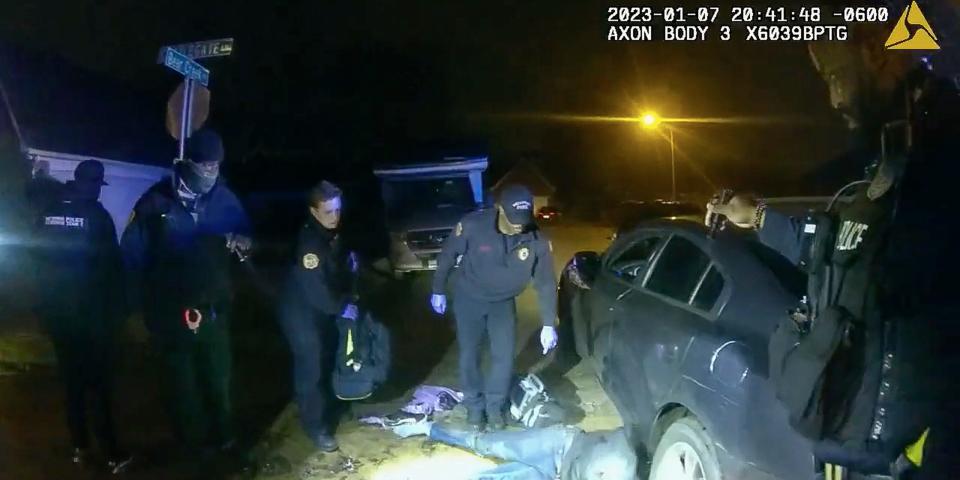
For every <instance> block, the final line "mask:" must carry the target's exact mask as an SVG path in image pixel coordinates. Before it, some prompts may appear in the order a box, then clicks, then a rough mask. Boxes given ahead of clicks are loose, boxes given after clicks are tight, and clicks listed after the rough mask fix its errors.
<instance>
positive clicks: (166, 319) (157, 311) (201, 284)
mask: <svg viewBox="0 0 960 480" xmlns="http://www.w3.org/2000/svg"><path fill="white" fill-rule="evenodd" d="M198 205H199V207H198V212H199V213H198V214H197V217H196V219H194V217H193V215H192V214H191V213H190V212H189V211H188V210H187V209H186V208H185V207H184V206H183V204H182V203H181V202H180V200H179V199H178V198H177V195H176V192H175V191H174V189H173V184H172V182H171V180H170V179H169V178H166V179H163V180H161V181H160V182H158V183H157V184H156V185H154V186H153V187H151V188H150V189H149V190H147V192H146V193H144V194H143V196H141V197H140V200H139V201H138V202H137V204H136V206H135V207H134V211H133V216H132V217H131V219H130V222H129V224H128V225H127V228H126V230H125V231H124V232H123V238H122V241H121V246H122V248H123V254H124V258H125V261H126V264H127V267H128V270H129V273H130V274H131V283H133V288H135V289H136V290H135V292H136V293H137V295H136V297H135V300H136V303H135V305H134V307H135V308H137V307H142V308H143V309H144V312H145V318H146V320H147V327H148V329H150V330H151V331H152V332H154V333H171V332H175V331H179V332H181V333H182V331H184V330H185V328H186V327H185V326H184V325H183V323H182V322H181V316H182V312H183V310H184V309H187V308H199V309H203V308H209V307H213V306H225V305H227V304H228V303H229V302H230V299H231V297H232V285H231V281H230V262H231V258H230V257H231V255H232V254H231V253H230V251H229V250H228V249H227V247H226V244H227V238H226V236H227V234H231V233H233V234H243V235H248V234H249V232H250V223H249V220H248V218H247V215H246V213H245V212H244V210H243V207H242V205H241V204H240V201H239V200H238V199H237V197H236V196H235V195H234V194H233V192H231V191H230V189H229V188H227V186H226V185H224V184H223V183H222V182H221V183H218V184H217V185H216V186H214V188H213V189H212V190H211V191H210V192H209V193H207V194H206V195H204V196H203V197H201V198H200V200H199V204H198Z"/></svg>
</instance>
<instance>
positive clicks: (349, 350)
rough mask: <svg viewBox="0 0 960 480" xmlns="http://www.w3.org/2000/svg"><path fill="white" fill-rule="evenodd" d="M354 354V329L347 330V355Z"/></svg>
mask: <svg viewBox="0 0 960 480" xmlns="http://www.w3.org/2000/svg"><path fill="white" fill-rule="evenodd" d="M351 353H353V329H352V328H351V329H349V330H347V355H350V354H351Z"/></svg>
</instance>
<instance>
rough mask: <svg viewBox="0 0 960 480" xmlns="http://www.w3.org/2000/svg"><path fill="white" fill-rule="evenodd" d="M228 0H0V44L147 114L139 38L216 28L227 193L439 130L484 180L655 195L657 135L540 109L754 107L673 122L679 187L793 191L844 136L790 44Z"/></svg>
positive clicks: (528, 4)
mask: <svg viewBox="0 0 960 480" xmlns="http://www.w3.org/2000/svg"><path fill="white" fill-rule="evenodd" d="M239 3H240V2H235V1H205V2H202V1H189V2H188V1H183V0H174V1H164V2H159V1H149V2H140V1H137V2H134V1H126V0H125V1H120V0H108V1H104V0H98V1H93V0H31V1H29V2H13V1H6V2H4V4H5V5H4V6H3V16H2V19H0V41H7V42H12V43H14V44H16V45H19V46H28V47H30V48H34V49H38V50H43V51H53V52H57V53H60V54H62V55H63V56H64V57H66V58H67V59H68V60H70V61H72V62H75V63H79V64H83V65H85V66H87V67H89V68H91V69H94V70H97V71H100V72H104V73H107V74H109V75H111V76H114V77H116V78H118V79H120V80H123V81H125V82H127V83H129V84H131V85H132V86H133V87H134V88H137V89H140V90H141V91H142V92H143V95H144V103H145V105H148V106H150V107H155V108H156V110H157V115H158V117H159V118H162V115H163V105H164V102H165V99H166V96H167V95H168V94H169V92H171V91H172V89H173V88H174V87H175V85H176V82H177V81H178V79H177V76H176V75H175V74H174V73H172V72H170V71H167V70H165V69H164V68H163V67H162V66H160V65H157V64H156V63H155V59H156V55H157V51H158V48H159V47H160V46H162V45H167V44H174V43H181V42H187V41H194V40H202V39H209V38H219V37H230V36H232V37H234V38H235V39H236V45H235V52H234V55H233V56H232V57H229V58H226V59H213V60H211V61H208V62H206V63H207V65H208V67H210V69H211V72H212V77H213V80H212V82H211V90H212V92H213V114H212V119H211V124H212V125H214V126H215V127H216V128H217V129H218V130H220V131H221V132H222V133H223V135H224V136H225V138H226V139H227V142H228V157H229V161H230V162H231V164H230V167H229V168H228V172H230V175H231V180H232V181H233V182H234V183H236V184H239V185H241V186H242V187H243V188H247V189H257V188H280V187H283V186H301V184H302V183H303V182H305V181H308V180H309V181H310V182H312V181H314V180H316V179H317V178H319V177H320V176H329V177H344V176H347V175H350V174H357V173H366V172H369V169H370V166H371V165H372V164H375V163H389V162H394V161H397V160H398V159H400V158H401V157H403V155H404V154H403V153H401V152H409V151H411V150H412V149H413V148H414V147H418V146H422V145H434V144H442V145H470V146H481V147H483V148H485V149H486V150H487V151H488V152H489V153H490V155H491V161H492V167H491V169H492V171H491V173H492V175H494V176H495V175H496V174H498V173H501V172H503V171H504V169H505V168H507V167H509V166H510V165H512V164H514V163H515V162H516V161H518V160H519V159H522V158H528V159H531V160H532V161H535V162H537V163H538V164H540V165H541V166H542V168H543V170H544V171H545V172H546V173H547V175H548V176H549V177H550V178H551V179H553V180H554V181H555V183H557V184H558V186H560V187H561V190H562V191H564V192H566V193H567V194H570V193H571V192H577V193H585V194H588V195H599V194H601V193H608V194H610V195H613V196H626V197H636V198H639V197H650V196H656V195H662V194H666V193H667V192H669V145H668V143H667V142H666V141H665V140H664V139H662V138H658V137H657V136H656V135H651V134H649V133H647V132H644V131H642V130H641V129H640V128H639V127H638V126H637V125H635V124H625V123H602V122H601V123H591V122H571V121H559V120H556V119H552V117H547V116H544V115H546V114H574V115H598V116H629V115H636V114H638V113H639V112H640V111H641V110H642V109H643V108H644V107H649V108H654V109H656V110H657V111H658V112H660V113H661V115H664V116H667V117H750V118H760V119H768V120H766V121H759V122H754V123H750V124H739V125H708V124H683V125H677V126H676V141H677V146H678V148H679V150H678V153H679V155H678V161H679V164H680V166H679V169H680V173H679V184H680V186H679V188H680V190H681V191H697V192H708V191H711V190H712V188H714V187H715V186H719V185H725V186H726V185H729V186H735V187H746V188H751V189H754V190H757V191H759V192H761V193H765V194H780V193H789V194H797V193H804V192H806V191H811V190H814V189H815V187H811V186H808V185H804V184H803V183H802V182H800V181H799V180H798V179H799V178H801V176H802V175H803V174H804V173H805V172H807V171H809V170H811V169H812V168H814V167H815V166H817V165H820V164H822V162H824V161H825V160H827V159H830V158H833V157H836V156H837V155H838V154H840V153H842V152H843V151H845V150H846V149H847V148H848V146H849V145H850V138H849V137H850V135H849V134H848V132H846V130H845V129H844V127H843V123H842V121H841V119H840V118H839V116H837V115H835V114H834V113H833V112H832V111H831V110H830V107H829V104H828V99H827V89H826V87H825V86H824V84H823V82H822V81H820V79H819V77H818V76H817V75H816V72H815V71H814V69H813V67H812V65H811V63H810V61H809V60H808V57H807V54H806V49H805V46H804V45H803V44H802V43H776V44H760V43H751V44H748V43H742V42H728V43H720V42H716V43H665V42H652V43H651V42H646V43H640V42H637V43H618V42H608V41H607V40H606V35H607V29H608V27H609V25H608V24H607V23H606V21H607V18H606V16H607V15H606V10H607V8H606V7H608V6H610V4H609V2H591V1H569V2H566V1H556V0H554V1H542V0H527V1H514V2H496V1H483V2H459V1H457V2H438V1H436V0H429V1H403V2H400V1H375V2H374V1H354V0H351V1H336V2H321V1H289V2H287V1H284V2H280V1H271V2H256V5H253V6H240V5H239ZM251 3H252V2H251ZM646 4H647V5H655V4H656V3H654V2H646ZM663 4H664V5H666V3H663ZM719 5H720V6H721V7H724V8H727V7H728V5H724V4H722V3H721V4H719ZM774 118H776V119H779V121H778V122H773V121H770V120H772V119H774ZM698 172H699V173H698ZM707 178H709V179H710V180H711V181H712V184H711V183H709V182H707V181H706V180H705V179H707ZM842 180H845V179H839V180H838V181H840V182H842ZM571 196H574V195H571Z"/></svg>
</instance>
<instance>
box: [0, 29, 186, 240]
mask: <svg viewBox="0 0 960 480" xmlns="http://www.w3.org/2000/svg"><path fill="white" fill-rule="evenodd" d="M0 117H2V120H0V129H3V130H5V131H0V138H3V137H6V138H13V139H14V142H15V143H16V144H17V145H18V150H19V151H20V152H21V153H22V155H23V159H24V161H25V162H28V163H29V165H28V166H27V168H28V169H29V170H30V171H32V172H33V177H34V184H35V185H34V186H37V185H39V186H41V187H43V186H44V185H45V186H47V187H52V188H55V187H56V185H57V183H58V182H65V181H68V180H72V179H73V170H74V168H76V166H77V164H79V163H80V162H82V161H83V160H87V159H95V160H99V161H101V162H103V164H104V167H105V170H106V181H107V183H109V185H108V186H105V187H104V188H103V193H102V194H101V197H100V198H101V201H102V202H103V205H104V207H106V209H107V211H109V212H110V215H111V216H112V217H113V220H114V223H115V224H116V227H117V233H118V235H119V234H120V232H122V230H123V228H124V226H125V225H126V222H127V219H128V218H129V216H130V212H131V210H132V209H133V205H134V203H135V202H136V201H137V199H138V198H139V197H140V195H141V194H142V193H143V192H144V191H146V189H148V188H149V187H150V186H151V185H153V184H154V183H156V182H157V181H159V180H160V179H161V178H162V177H164V176H166V175H167V174H168V173H169V167H170V165H171V163H172V160H173V158H174V155H175V153H176V152H175V146H176V145H175V143H174V141H173V140H172V139H171V138H170V137H169V136H168V135H167V133H166V130H165V127H164V105H163V104H162V103H158V104H157V105H150V104H148V103H147V102H146V101H145V99H144V98H143V97H142V96H138V95H137V94H136V93H135V92H132V91H131V90H130V89H129V88H128V87H126V86H124V85H123V84H120V83H118V82H115V81H113V80H111V79H109V78H103V77H100V76H98V75H96V74H94V73H92V72H89V71H86V70H84V69H81V68H78V67H75V66H72V65H70V64H69V63H67V62H65V61H64V60H62V59H60V58H58V57H55V56H52V55H45V54H38V53H33V52H28V51H25V50H22V49H19V48H16V47H12V46H10V45H5V44H0ZM7 161H10V160H7ZM41 190H43V188H41ZM41 194H42V193H41Z"/></svg>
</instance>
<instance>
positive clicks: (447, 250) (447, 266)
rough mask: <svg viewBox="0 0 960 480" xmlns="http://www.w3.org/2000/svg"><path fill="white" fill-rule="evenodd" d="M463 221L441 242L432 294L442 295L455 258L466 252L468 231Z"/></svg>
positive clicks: (454, 264)
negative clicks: (441, 246)
mask: <svg viewBox="0 0 960 480" xmlns="http://www.w3.org/2000/svg"><path fill="white" fill-rule="evenodd" d="M465 223H466V222H465V220H461V221H460V223H458V224H457V226H456V227H454V229H453V232H452V233H451V234H450V235H449V236H448V237H447V239H446V240H444V241H443V248H442V250H441V251H440V257H439V258H437V270H436V271H435V272H434V273H433V293H435V294H437V295H443V294H444V292H446V290H447V279H449V278H450V272H451V270H453V267H455V266H456V264H457V258H459V257H460V256H461V255H463V254H465V253H466V252H467V245H468V242H467V235H468V232H469V229H467V228H465V227H464V224H465Z"/></svg>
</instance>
